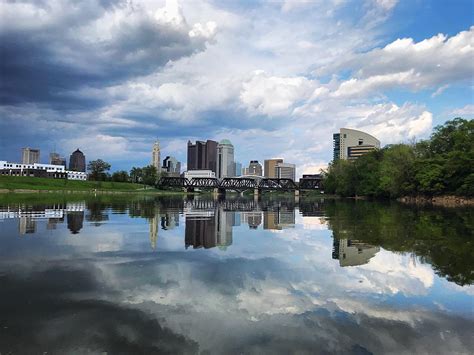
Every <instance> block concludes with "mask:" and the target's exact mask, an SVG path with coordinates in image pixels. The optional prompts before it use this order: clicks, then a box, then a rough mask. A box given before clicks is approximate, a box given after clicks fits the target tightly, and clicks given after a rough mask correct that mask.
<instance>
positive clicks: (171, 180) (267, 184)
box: [157, 177, 321, 192]
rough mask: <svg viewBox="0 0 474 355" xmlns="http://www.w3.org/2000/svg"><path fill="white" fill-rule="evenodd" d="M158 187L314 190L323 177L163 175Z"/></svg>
mask: <svg viewBox="0 0 474 355" xmlns="http://www.w3.org/2000/svg"><path fill="white" fill-rule="evenodd" d="M157 186H158V187H162V188H163V187H165V188H166V187H169V188H201V189H209V188H211V189H215V188H218V189H224V190H234V191H239V192H242V191H245V190H251V189H259V190H282V191H294V190H314V189H319V188H320V187H321V179H314V178H312V179H311V178H303V179H300V181H299V183H298V184H297V183H295V182H294V181H293V180H292V179H279V178H260V179H254V178H250V177H226V178H223V179H222V180H221V181H219V180H218V179H216V178H207V177H206V178H192V179H186V178H183V177H162V178H161V179H160V180H159V181H158V183H157Z"/></svg>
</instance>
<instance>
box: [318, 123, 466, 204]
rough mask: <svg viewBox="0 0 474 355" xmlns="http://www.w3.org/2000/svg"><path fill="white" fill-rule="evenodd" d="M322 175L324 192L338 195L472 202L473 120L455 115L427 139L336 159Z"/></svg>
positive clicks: (440, 202)
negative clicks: (455, 116)
mask: <svg viewBox="0 0 474 355" xmlns="http://www.w3.org/2000/svg"><path fill="white" fill-rule="evenodd" d="M324 175H325V176H324V181H323V184H324V190H325V192H326V193H329V194H335V195H338V196H343V197H357V196H367V197H382V198H392V199H399V200H401V201H402V202H412V203H418V202H423V201H424V202H433V203H435V204H436V202H437V203H438V204H443V205H446V204H452V203H454V204H456V201H457V202H460V203H459V204H467V205H472V203H473V198H474V120H465V119H462V118H455V119H453V120H451V121H448V122H446V123H445V124H444V125H441V126H437V127H436V128H435V129H434V132H433V134H432V135H431V137H430V139H428V140H424V141H420V142H418V143H413V144H395V145H389V146H386V147H384V148H383V149H379V150H376V151H372V152H370V153H368V154H365V155H363V156H362V157H360V158H359V159H357V160H356V161H344V160H339V161H335V162H333V163H331V164H330V165H329V168H328V171H327V172H326V173H325V174H324ZM453 201H454V202H453Z"/></svg>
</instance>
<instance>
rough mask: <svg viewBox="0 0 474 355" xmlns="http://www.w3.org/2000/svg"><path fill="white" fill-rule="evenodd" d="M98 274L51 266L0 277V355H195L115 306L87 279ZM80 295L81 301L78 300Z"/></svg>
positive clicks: (181, 341) (150, 322)
mask: <svg viewBox="0 0 474 355" xmlns="http://www.w3.org/2000/svg"><path fill="white" fill-rule="evenodd" d="M98 274H99V275H100V271H98V270H92V269H88V268H86V267H83V268H82V269H78V268H71V266H70V265H69V266H66V265H61V264H59V265H58V264H57V265H54V266H52V267H50V268H48V269H46V270H40V271H30V272H29V273H28V276H22V274H21V273H15V274H13V273H12V274H5V273H4V274H2V276H0V281H1V284H2V293H1V302H0V324H1V327H2V329H1V331H0V349H1V351H2V353H3V352H5V353H23V354H25V353H38V352H40V353H43V352H53V353H55V352H59V353H71V352H77V351H79V352H80V353H82V352H84V353H85V352H93V353H96V352H109V353H114V354H116V353H127V354H128V353H130V354H131V353H143V354H145V353H146V354H155V353H160V354H161V353H166V354H176V353H180V354H182V353H195V352H196V351H197V344H196V343H194V342H192V341H190V340H187V339H186V338H185V337H183V336H181V335H177V334H175V333H173V332H172V331H170V330H169V329H167V328H164V327H162V326H161V325H160V324H159V323H158V321H157V320H156V319H154V318H151V317H149V316H148V315H147V314H145V313H143V312H141V311H139V310H135V309H130V308H126V307H122V306H120V304H118V303H112V302H107V301H102V300H100V298H101V297H105V296H109V297H110V296H111V294H113V292H112V291H108V290H107V289H105V288H104V285H103V282H101V281H99V280H97V279H96V277H94V276H92V275H98ZM79 295H81V296H79Z"/></svg>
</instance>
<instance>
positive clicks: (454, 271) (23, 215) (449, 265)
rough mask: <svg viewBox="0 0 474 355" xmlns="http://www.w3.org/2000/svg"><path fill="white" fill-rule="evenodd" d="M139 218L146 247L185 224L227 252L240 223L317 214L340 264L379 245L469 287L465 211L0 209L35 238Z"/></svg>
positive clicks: (246, 206) (183, 202)
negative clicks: (114, 217) (117, 218)
mask: <svg viewBox="0 0 474 355" xmlns="http://www.w3.org/2000/svg"><path fill="white" fill-rule="evenodd" d="M111 212H112V213H114V214H127V213H128V215H129V216H130V217H139V218H146V220H147V221H148V223H149V245H150V248H151V249H152V250H156V249H157V247H158V244H159V242H158V239H159V238H158V235H159V230H160V229H161V230H163V231H172V230H174V229H176V228H179V227H180V219H181V218H182V222H183V223H184V231H183V232H182V238H183V240H184V242H183V244H184V247H185V248H186V249H188V248H190V247H192V249H199V248H204V249H210V248H215V247H219V248H220V249H221V250H226V249H227V248H228V247H231V246H232V244H233V240H234V229H235V228H236V227H239V226H241V224H243V225H247V226H248V229H250V230H259V229H260V228H262V229H263V230H268V231H283V230H285V229H287V228H295V226H296V223H297V222H296V215H297V214H299V215H300V216H302V218H303V224H304V223H305V221H306V220H305V218H308V219H309V218H312V217H320V218H319V223H323V224H326V223H327V226H326V227H324V228H328V229H329V230H331V231H332V233H333V246H332V253H331V257H332V259H334V260H338V262H339V265H340V266H341V267H345V266H359V265H363V264H366V263H368V262H369V261H370V260H371V258H373V257H374V256H375V255H376V254H377V253H378V252H379V251H380V247H382V248H385V249H387V250H390V251H396V252H409V253H413V254H414V255H417V256H418V257H420V259H421V262H423V263H428V264H431V265H432V266H433V267H434V268H435V270H436V271H437V272H438V273H439V274H440V275H442V276H444V277H446V278H447V279H448V280H451V281H454V282H456V283H458V284H460V285H465V284H472V283H473V274H472V266H473V265H472V263H473V260H474V255H473V248H472V243H473V241H472V230H473V228H472V226H473V225H474V223H473V215H472V211H471V210H455V209H451V210H438V209H434V208H423V209H419V208H408V207H405V206H401V205H399V204H386V205H383V204H382V205H380V204H375V203H371V202H365V201H359V202H357V203H354V202H341V201H333V200H326V201H324V200H322V201H321V200H318V201H310V200H304V199H302V200H300V201H299V202H295V201H294V200H291V199H289V200H284V199H278V200H271V199H269V200H260V201H256V200H254V199H227V200H225V199H224V200H216V199H183V198H179V197H178V198H167V199H150V198H147V199H131V200H117V201H116V200H111V201H109V200H104V199H101V198H95V199H92V200H87V201H77V202H64V203H54V204H24V203H23V204H8V205H3V206H0V220H3V219H16V220H17V221H18V222H17V223H18V236H23V235H35V234H36V233H38V225H37V224H38V223H43V222H45V225H46V229H47V230H51V231H52V230H56V229H57V226H58V225H60V224H62V223H65V222H66V224H67V228H68V229H69V231H70V233H71V234H80V233H81V230H82V229H83V228H84V221H86V222H88V225H90V226H93V227H101V226H103V225H104V223H106V222H107V221H109V219H110V213H111Z"/></svg>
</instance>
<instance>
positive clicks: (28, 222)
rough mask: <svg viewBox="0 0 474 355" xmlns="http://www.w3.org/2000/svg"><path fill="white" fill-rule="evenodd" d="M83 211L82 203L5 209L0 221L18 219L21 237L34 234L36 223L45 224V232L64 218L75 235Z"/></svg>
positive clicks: (1, 212)
mask: <svg viewBox="0 0 474 355" xmlns="http://www.w3.org/2000/svg"><path fill="white" fill-rule="evenodd" d="M84 210H85V204H84V202H78V203H77V202H76V203H66V204H53V205H37V206H17V207H14V208H10V207H7V208H4V209H1V210H0V219H6V218H16V219H18V232H19V235H20V236H21V235H24V234H34V233H36V232H37V223H38V222H41V221H45V222H46V229H47V230H54V229H56V228H57V225H58V224H59V223H64V219H65V217H66V219H67V227H68V229H69V230H70V231H71V233H72V234H77V233H79V231H80V230H81V229H82V227H83V221H84Z"/></svg>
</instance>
